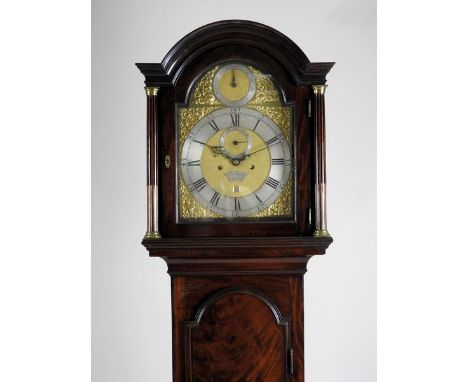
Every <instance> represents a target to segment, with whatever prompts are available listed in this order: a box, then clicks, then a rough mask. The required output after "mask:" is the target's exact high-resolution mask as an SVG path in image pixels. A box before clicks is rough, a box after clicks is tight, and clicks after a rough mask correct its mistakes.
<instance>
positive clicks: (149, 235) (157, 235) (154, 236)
mask: <svg viewBox="0 0 468 382" xmlns="http://www.w3.org/2000/svg"><path fill="white" fill-rule="evenodd" d="M161 238H162V236H161V234H160V233H159V232H146V234H145V237H144V238H143V239H161Z"/></svg>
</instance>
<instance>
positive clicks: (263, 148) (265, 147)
mask: <svg viewBox="0 0 468 382" xmlns="http://www.w3.org/2000/svg"><path fill="white" fill-rule="evenodd" d="M278 143H279V142H276V143H273V144H272V145H269V146H264V147H262V148H261V149H258V150H256V151H254V152H253V153H250V154H247V155H246V157H249V156H251V155H254V154H256V153H258V152H259V151H262V150H265V149H267V148H268V147H270V146H274V145H277V144H278Z"/></svg>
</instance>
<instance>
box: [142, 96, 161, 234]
mask: <svg viewBox="0 0 468 382" xmlns="http://www.w3.org/2000/svg"><path fill="white" fill-rule="evenodd" d="M158 90H159V88H157V87H145V91H146V193H147V194H146V206H147V207H146V211H147V220H146V223H147V224H146V234H145V237H144V238H145V239H160V238H161V235H160V234H159V227H158V144H157V128H158V126H157V120H158V118H157V116H158V110H157V104H158V102H157V101H158Z"/></svg>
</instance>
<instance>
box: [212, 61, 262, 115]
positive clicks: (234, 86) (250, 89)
mask: <svg viewBox="0 0 468 382" xmlns="http://www.w3.org/2000/svg"><path fill="white" fill-rule="evenodd" d="M213 89H214V93H215V96H216V98H217V99H218V100H219V101H221V102H222V103H223V104H225V105H228V106H241V105H244V104H246V103H247V102H249V101H250V100H251V99H252V98H253V96H254V95H255V90H256V83H255V77H254V74H253V73H252V71H251V70H250V69H249V68H247V67H246V66H244V65H240V64H230V65H225V66H223V67H221V68H220V69H219V70H218V72H217V73H216V75H215V77H214V79H213Z"/></svg>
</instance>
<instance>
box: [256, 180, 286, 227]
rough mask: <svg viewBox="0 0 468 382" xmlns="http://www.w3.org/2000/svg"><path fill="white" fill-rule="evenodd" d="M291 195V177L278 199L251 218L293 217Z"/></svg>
mask: <svg viewBox="0 0 468 382" xmlns="http://www.w3.org/2000/svg"><path fill="white" fill-rule="evenodd" d="M293 195H294V193H293V184H292V177H289V180H288V183H286V187H285V188H284V190H283V192H282V193H281V195H280V197H279V198H278V199H276V200H275V201H274V202H273V204H272V205H271V206H270V207H268V208H266V209H264V210H263V211H261V212H259V213H257V214H255V215H253V216H252V217H255V218H262V217H271V216H285V217H290V216H293Z"/></svg>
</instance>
